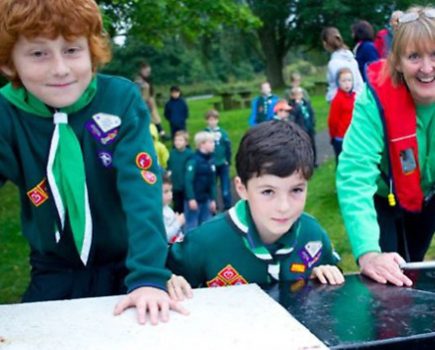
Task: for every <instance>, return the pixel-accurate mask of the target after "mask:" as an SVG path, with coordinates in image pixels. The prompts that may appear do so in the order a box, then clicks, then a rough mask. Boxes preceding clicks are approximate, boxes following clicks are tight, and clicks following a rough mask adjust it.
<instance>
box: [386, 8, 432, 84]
mask: <svg viewBox="0 0 435 350" xmlns="http://www.w3.org/2000/svg"><path fill="white" fill-rule="evenodd" d="M426 10H431V11H433V10H435V8H434V7H422V6H413V7H411V8H409V9H408V10H407V11H406V12H405V13H404V15H406V14H407V13H411V12H415V13H417V14H418V18H417V19H416V20H414V21H410V22H406V23H400V22H399V25H398V27H397V30H396V31H395V33H394V38H393V44H392V47H391V52H390V54H389V56H388V58H387V65H386V69H387V70H386V71H385V72H384V74H390V75H391V79H392V81H393V83H394V84H395V85H399V84H401V83H402V82H403V81H402V73H401V72H399V71H398V70H397V68H396V67H397V65H398V64H399V63H400V59H401V57H402V56H403V54H404V52H405V50H406V49H408V48H411V49H414V50H416V51H420V52H425V51H428V47H429V46H430V45H431V44H432V45H433V44H435V18H429V17H426V15H425V14H424V11H426Z"/></svg>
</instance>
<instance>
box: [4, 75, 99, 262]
mask: <svg viewBox="0 0 435 350" xmlns="http://www.w3.org/2000/svg"><path fill="white" fill-rule="evenodd" d="M96 91H97V81H96V79H95V78H94V79H93V80H92V81H91V83H90V84H89V86H88V87H87V88H86V90H85V91H84V93H83V95H82V96H81V97H80V98H79V99H78V100H77V101H76V102H75V103H74V104H72V105H70V106H68V107H65V108H61V109H60V110H58V111H55V112H54V113H52V111H50V108H49V107H47V106H46V105H45V104H44V103H43V102H42V101H40V100H39V99H37V98H36V97H35V96H33V95H32V94H31V93H30V92H29V91H27V90H26V89H25V88H23V87H19V88H15V87H13V86H12V84H10V83H9V84H7V85H6V86H5V87H3V88H2V89H0V93H1V94H2V95H3V96H4V97H5V98H6V99H7V100H8V101H9V102H10V103H12V104H13V105H15V106H16V107H18V108H19V109H21V110H24V111H25V112H28V113H31V114H34V115H37V116H39V117H42V118H53V123H54V125H55V127H54V131H53V135H52V138H51V145H50V151H49V155H48V164H47V168H46V170H47V181H48V185H49V188H50V191H51V193H52V195H53V200H54V203H55V206H56V211H57V214H58V216H59V223H60V224H59V227H58V230H57V231H56V232H55V239H56V242H59V240H60V239H61V234H62V233H63V232H64V229H65V217H66V214H67V213H68V218H69V222H70V225H71V230H72V234H73V238H74V243H75V246H76V248H77V251H78V253H79V255H80V259H81V260H82V262H83V264H84V265H86V264H87V261H88V258H89V252H90V249H91V244H92V219H91V212H90V207H89V198H88V189H87V186H86V174H85V166H84V160H83V153H82V149H81V146H80V143H79V140H78V139H77V136H76V134H75V133H74V130H73V129H72V128H71V126H70V125H69V124H68V113H74V112H77V111H79V110H81V109H82V108H83V107H85V106H86V105H88V104H89V103H90V101H91V100H92V99H93V97H94V96H95V93H96Z"/></svg>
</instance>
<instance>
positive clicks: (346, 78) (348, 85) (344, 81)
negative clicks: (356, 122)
mask: <svg viewBox="0 0 435 350" xmlns="http://www.w3.org/2000/svg"><path fill="white" fill-rule="evenodd" d="M337 81H338V82H337V85H338V90H337V93H336V94H335V96H334V98H333V99H332V102H331V108H330V110H329V116H328V126H329V135H330V136H331V144H332V147H333V148H334V152H335V161H336V163H337V164H338V156H339V154H340V153H341V147H342V144H343V138H344V135H345V134H346V131H347V128H348V127H349V125H350V121H351V119H352V112H353V105H354V102H355V92H354V91H353V75H352V71H351V70H350V69H349V68H342V69H340V70H339V71H338V73H337Z"/></svg>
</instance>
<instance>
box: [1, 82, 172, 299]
mask: <svg viewBox="0 0 435 350" xmlns="http://www.w3.org/2000/svg"><path fill="white" fill-rule="evenodd" d="M96 79H97V86H98V87H97V91H96V93H95V96H94V97H93V98H92V99H91V101H90V102H89V103H88V104H87V105H86V106H85V107H83V108H81V109H80V110H78V111H76V112H72V113H70V114H69V118H68V119H69V125H70V126H71V127H72V128H73V130H74V132H75V134H76V136H77V138H78V140H79V143H80V146H81V148H82V152H83V157H84V165H85V172H86V183H87V187H88V192H89V202H90V211H91V217H92V224H93V232H92V238H93V240H92V246H91V251H90V257H89V261H88V264H87V267H88V266H98V265H103V264H108V263H111V262H116V261H120V260H123V259H126V266H127V268H128V270H129V273H128V275H127V277H126V280H125V283H126V286H127V289H128V290H129V291H131V290H133V289H135V288H137V287H141V286H155V287H157V288H161V289H166V281H167V279H168V278H169V276H170V272H169V271H168V270H167V269H166V268H165V267H164V264H165V261H166V256H167V243H166V237H165V230H164V226H163V220H162V193H161V179H160V177H159V170H158V166H157V160H156V156H155V151H154V148H153V144H152V139H151V136H150V133H149V120H150V116H149V111H148V109H147V107H146V106H145V105H144V103H143V101H142V98H141V96H140V93H139V91H138V90H137V88H136V86H135V85H134V84H133V83H131V82H130V81H128V80H126V79H122V78H117V77H111V76H106V75H97V78H96ZM5 95H7V94H6V93H5V91H4V90H3V91H2V92H1V93H0V110H1V115H0V184H2V183H4V182H5V181H6V180H10V181H12V182H13V183H15V184H16V185H17V186H18V188H19V191H20V200H21V225H22V232H23V234H24V236H25V237H26V238H27V240H28V242H29V244H30V246H31V249H32V251H36V252H38V253H39V254H40V255H42V256H45V257H47V259H48V261H49V260H50V257H55V258H56V259H57V261H59V260H60V261H63V262H65V264H66V266H69V267H71V268H84V267H83V264H82V262H81V260H80V258H79V255H78V253H77V250H76V248H75V246H74V242H73V239H72V233H71V229H70V226H69V223H68V220H67V224H66V227H65V232H64V233H63V235H62V237H61V239H60V241H59V242H58V243H56V239H55V231H56V223H55V220H56V215H55V209H54V202H53V199H52V197H51V195H50V192H49V189H48V188H47V187H48V185H47V180H46V166H47V158H48V153H49V147H50V141H51V137H52V134H53V130H54V124H53V118H50V117H49V118H43V117H40V116H38V114H37V113H36V114H35V113H31V106H30V107H29V103H28V102H29V101H30V100H32V98H30V99H29V98H27V97H31V95H30V94H29V95H28V96H27V97H26V96H24V99H23V101H22V102H21V103H20V102H19V101H12V103H11V101H10V99H9V100H8V99H7V98H5ZM33 99H35V98H34V97H33ZM24 105H25V106H27V107H25V106H24ZM29 108H30V109H29ZM35 112H36V111H35Z"/></svg>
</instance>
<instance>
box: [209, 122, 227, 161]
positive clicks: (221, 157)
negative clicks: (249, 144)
mask: <svg viewBox="0 0 435 350" xmlns="http://www.w3.org/2000/svg"><path fill="white" fill-rule="evenodd" d="M204 130H205V131H208V132H210V133H212V134H213V137H214V142H215V148H214V153H213V157H214V160H215V164H216V166H217V167H218V166H221V165H224V164H227V165H230V164H231V141H230V138H229V136H228V134H227V132H226V131H225V130H224V129H222V128H221V127H219V126H218V127H216V128H214V129H212V128H210V127H207V128H205V129H204Z"/></svg>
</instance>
